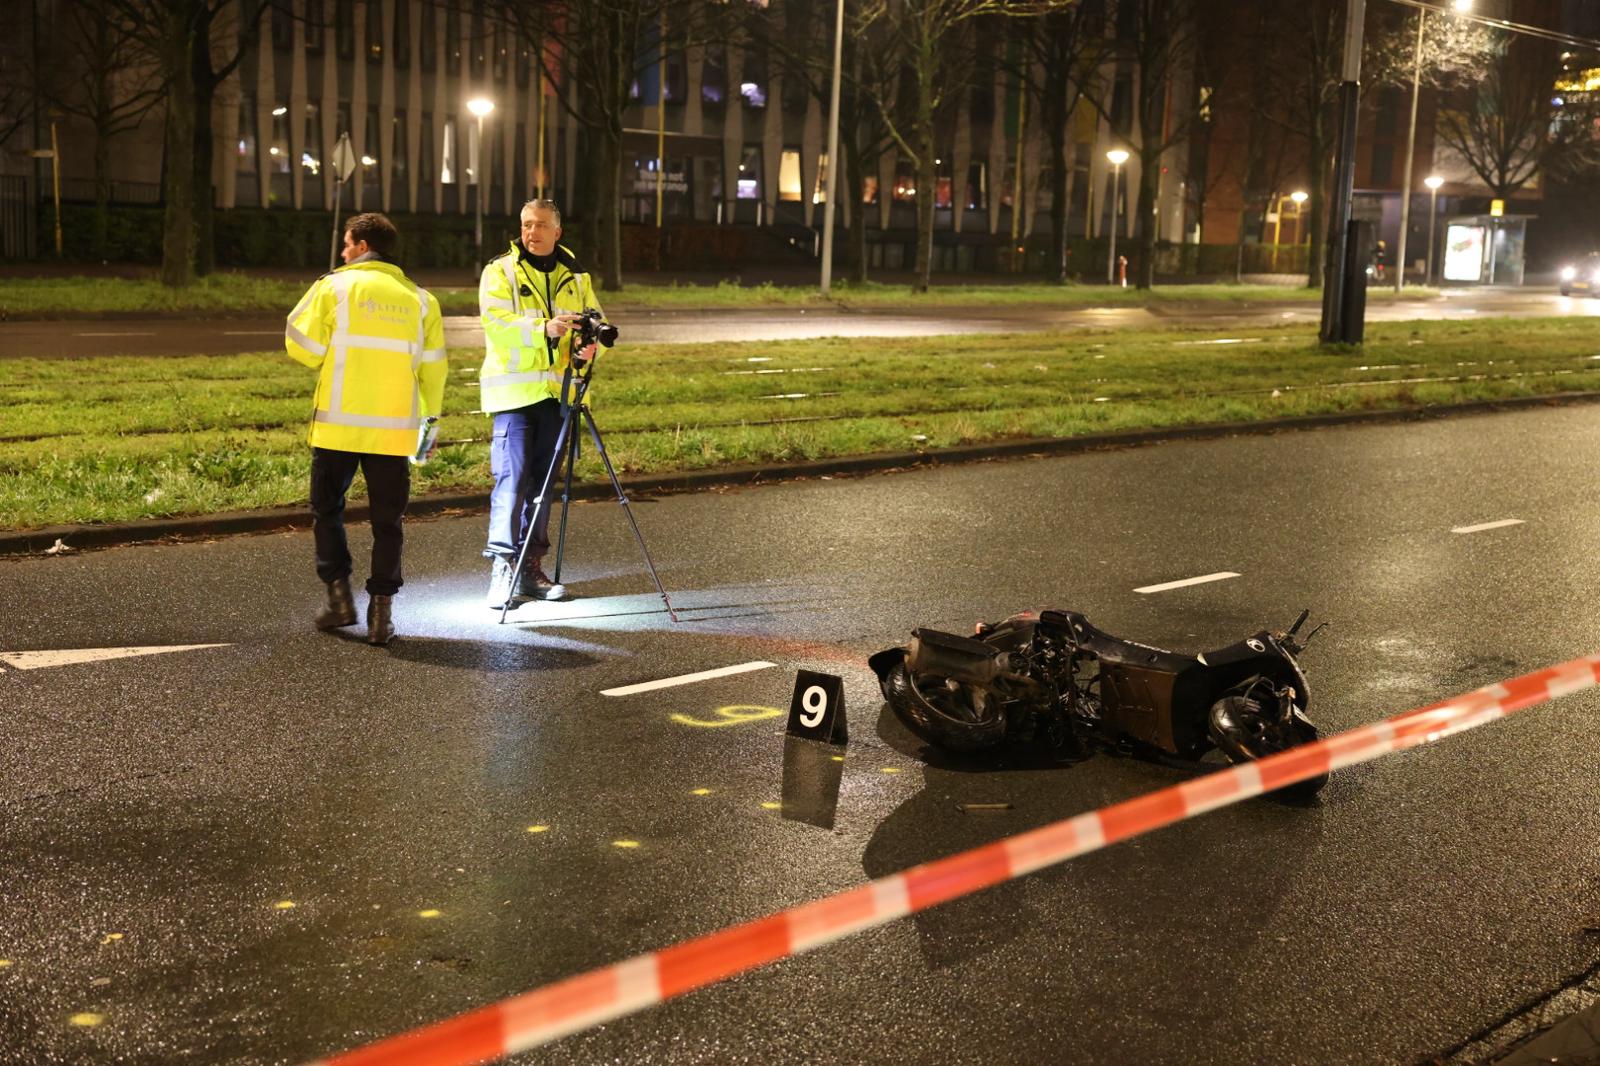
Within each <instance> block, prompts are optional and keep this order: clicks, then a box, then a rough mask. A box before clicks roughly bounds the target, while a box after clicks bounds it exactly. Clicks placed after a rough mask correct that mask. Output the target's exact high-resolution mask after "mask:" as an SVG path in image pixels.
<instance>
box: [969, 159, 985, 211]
mask: <svg viewBox="0 0 1600 1066" xmlns="http://www.w3.org/2000/svg"><path fill="white" fill-rule="evenodd" d="M966 197H967V207H968V208H971V209H974V210H981V209H982V208H984V207H987V206H988V204H989V167H988V164H986V163H972V164H970V165H968V167H967V193H966Z"/></svg>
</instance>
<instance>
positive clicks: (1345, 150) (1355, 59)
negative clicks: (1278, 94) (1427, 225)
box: [1320, 0, 1367, 344]
mask: <svg viewBox="0 0 1600 1066" xmlns="http://www.w3.org/2000/svg"><path fill="white" fill-rule="evenodd" d="M1366 8H1367V5H1366V0H1348V4H1347V6H1346V8H1345V31H1344V79H1343V81H1342V82H1341V84H1340V85H1339V115H1340V122H1339V157H1338V163H1337V166H1336V167H1335V169H1334V179H1333V198H1332V199H1333V210H1332V212H1331V213H1330V214H1331V215H1332V218H1331V220H1330V222H1329V225H1328V258H1327V263H1326V266H1325V268H1324V269H1323V272H1322V329H1321V333H1320V336H1321V338H1322V343H1324V344H1340V343H1344V342H1345V341H1347V340H1349V339H1350V338H1351V337H1352V336H1355V337H1359V336H1360V334H1361V330H1360V324H1359V323H1349V322H1346V321H1345V317H1346V316H1345V302H1346V301H1345V281H1346V279H1347V278H1349V277H1350V276H1351V274H1350V270H1349V267H1350V264H1349V263H1348V261H1347V260H1348V259H1349V256H1350V253H1351V248H1350V201H1351V199H1352V198H1353V196H1354V195H1355V178H1356V110H1357V107H1358V106H1359V104H1360V102H1361V24H1362V20H1363V19H1365V18H1366Z"/></svg>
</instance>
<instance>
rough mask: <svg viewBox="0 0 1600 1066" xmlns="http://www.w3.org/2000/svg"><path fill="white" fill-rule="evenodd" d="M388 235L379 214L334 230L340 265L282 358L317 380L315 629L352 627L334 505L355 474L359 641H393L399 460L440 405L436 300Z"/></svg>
mask: <svg viewBox="0 0 1600 1066" xmlns="http://www.w3.org/2000/svg"><path fill="white" fill-rule="evenodd" d="M399 242H400V234H399V232H398V231H397V230H396V229H395V228H394V223H392V222H390V221H389V220H388V219H387V218H385V217H384V216H383V215H380V214H375V213H368V214H362V215H356V216H354V217H353V218H351V219H350V220H349V221H348V222H346V223H345V231H344V251H343V253H342V254H343V256H344V262H345V265H344V266H342V267H340V268H339V269H337V270H335V271H333V272H332V273H329V274H324V275H323V276H322V277H321V278H319V279H317V282H316V284H314V285H312V286H311V288H310V289H309V290H308V291H307V292H306V294H305V296H303V297H302V298H301V300H300V302H299V304H297V305H296V306H295V309H294V310H293V311H291V312H289V321H288V324H287V325H286V326H285V328H284V344H285V347H286V348H287V350H288V354H289V356H290V358H292V359H294V360H295V361H297V362H300V363H304V364H305V365H306V366H309V367H311V368H312V369H313V370H316V371H318V376H317V390H316V396H315V399H314V400H313V404H312V406H313V410H312V415H311V430H310V433H309V434H308V439H309V441H310V443H311V511H312V514H313V515H314V516H315V517H314V519H313V523H312V531H313V535H314V537H315V539H316V548H317V576H318V577H320V578H321V579H322V580H323V582H324V583H326V584H327V586H328V602H327V606H325V607H324V608H323V609H322V611H321V612H320V613H319V614H318V615H317V617H316V626H317V628H318V629H337V628H339V627H341V626H348V625H354V624H355V620H356V608H355V602H354V600H353V599H352V597H351V594H350V566H351V560H350V547H349V544H348V543H347V542H346V540H345V532H344V499H345V493H346V492H348V491H349V490H350V482H351V481H352V480H354V479H355V476H356V470H357V468H359V469H360V470H361V471H362V474H363V475H364V476H365V477H366V481H367V499H368V502H369V503H370V505H371V511H372V576H371V577H369V578H368V579H367V594H368V596H369V600H368V603H367V642H368V643H369V644H387V643H389V641H391V640H393V639H394V622H393V617H392V601H393V597H394V594H395V593H396V592H399V591H400V586H401V584H402V581H401V577H400V549H401V544H402V540H403V534H402V531H401V521H402V519H403V518H404V516H405V511H406V503H407V501H408V500H409V499H410V495H411V470H410V465H409V462H408V457H410V456H413V455H415V453H416V452H417V447H418V435H419V434H418V430H419V429H420V427H421V426H422V423H423V419H424V418H426V417H427V416H430V415H433V416H437V415H438V414H439V413H440V410H441V409H442V407H443V406H444V383H445V373H446V366H445V354H444V319H443V318H442V317H440V314H439V301H438V300H437V299H436V298H435V297H434V296H433V294H432V293H429V292H427V291H426V290H424V289H419V288H417V286H416V285H414V284H413V283H412V282H411V279H409V278H407V277H406V276H405V273H404V272H403V271H402V270H401V269H400V268H399V267H398V266H397V265H395V263H394V262H393V259H394V255H395V251H396V246H397V245H398V244H399Z"/></svg>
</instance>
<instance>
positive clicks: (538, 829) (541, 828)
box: [528, 825, 550, 833]
mask: <svg viewBox="0 0 1600 1066" xmlns="http://www.w3.org/2000/svg"><path fill="white" fill-rule="evenodd" d="M528 832H530V833H548V832H550V827H549V826H547V825H530V826H528Z"/></svg>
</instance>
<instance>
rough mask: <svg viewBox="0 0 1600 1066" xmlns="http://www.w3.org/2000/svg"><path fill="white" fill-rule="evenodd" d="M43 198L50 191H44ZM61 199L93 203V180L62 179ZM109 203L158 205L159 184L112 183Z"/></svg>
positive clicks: (159, 195) (159, 197)
mask: <svg viewBox="0 0 1600 1066" xmlns="http://www.w3.org/2000/svg"><path fill="white" fill-rule="evenodd" d="M43 195H44V196H46V197H48V196H49V195H50V190H49V189H46V190H44V194H43ZM61 198H62V199H63V200H71V201H76V202H82V203H93V202H94V179H93V178H62V179H61ZM111 202H112V203H114V204H159V203H160V202H161V183H160V182H157V181H113V182H112V183H111Z"/></svg>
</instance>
